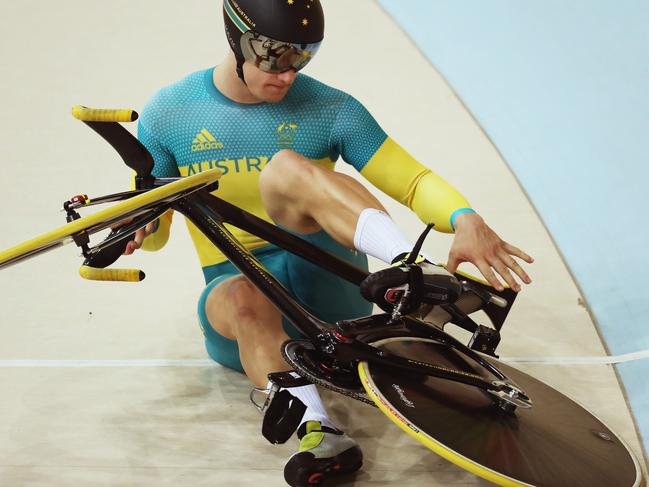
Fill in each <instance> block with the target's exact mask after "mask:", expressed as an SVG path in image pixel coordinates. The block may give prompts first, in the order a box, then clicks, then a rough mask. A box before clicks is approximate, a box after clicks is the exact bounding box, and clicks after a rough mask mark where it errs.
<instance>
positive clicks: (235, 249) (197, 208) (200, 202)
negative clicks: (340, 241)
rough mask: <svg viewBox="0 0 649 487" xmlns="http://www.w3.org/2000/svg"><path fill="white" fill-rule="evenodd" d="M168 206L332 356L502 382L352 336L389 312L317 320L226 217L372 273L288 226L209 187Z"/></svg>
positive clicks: (338, 270)
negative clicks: (245, 244) (413, 358)
mask: <svg viewBox="0 0 649 487" xmlns="http://www.w3.org/2000/svg"><path fill="white" fill-rule="evenodd" d="M170 206H171V207H172V208H173V209H175V210H177V211H178V212H180V213H182V214H183V215H185V216H186V217H187V218H188V219H189V220H190V221H191V222H192V223H193V224H194V225H196V227H197V228H198V229H199V230H200V231H201V232H202V233H203V234H204V235H205V236H206V237H207V238H208V239H209V240H210V241H211V242H212V243H213V244H214V245H215V246H216V247H218V248H219V250H220V251H221V252H222V253H223V254H224V255H225V256H226V257H227V258H228V259H229V260H230V261H231V262H232V264H233V265H235V266H236V267H237V268H238V269H239V270H240V271H241V273H242V274H243V275H244V276H246V277H247V278H248V279H249V280H250V281H251V282H252V283H253V284H254V285H255V286H256V287H257V288H258V289H259V290H260V291H261V292H262V293H264V294H265V295H266V296H267V297H268V298H269V299H270V300H271V301H272V302H273V303H274V304H275V306H277V307H278V309H279V310H280V311H281V313H282V314H283V315H284V316H286V317H287V318H288V319H289V321H291V323H293V325H294V326H295V327H296V328H297V329H298V330H299V331H300V332H301V333H302V334H304V335H305V336H307V337H308V338H309V339H311V340H313V341H314V342H316V343H319V344H320V346H321V347H322V348H323V349H324V350H326V351H327V353H328V354H329V355H331V357H332V358H335V359H337V360H341V361H368V362H374V363H376V362H379V363H382V364H385V365H390V366H392V367H396V368H399V369H401V370H404V371H405V372H410V373H417V374H425V375H433V376H436V377H440V378H443V379H449V380H454V381H457V382H462V383H464V384H468V385H472V386H475V387H478V388H480V389H484V390H494V389H497V388H498V387H495V386H494V383H493V382H492V381H486V380H485V379H483V378H482V377H480V376H478V375H474V374H468V373H465V372H456V371H453V370H449V369H446V368H443V367H438V366H435V365H432V364H426V363H422V362H415V361H411V360H409V359H407V358H403V357H399V356H396V355H392V354H389V353H386V352H385V351H379V350H378V349H376V348H375V347H372V346H371V345H368V344H366V343H363V342H362V341H359V340H357V339H356V338H354V336H356V335H358V334H359V333H360V332H358V333H357V332H355V331H354V328H355V324H356V323H358V325H359V330H363V333H367V332H368V331H374V332H377V331H379V330H388V329H391V328H395V324H394V323H391V322H390V320H388V319H387V315H378V316H370V317H367V318H362V319H361V320H358V321H343V322H340V323H339V324H337V328H336V327H335V326H334V325H332V324H329V323H326V322H324V321H322V320H319V319H318V318H316V317H315V316H313V315H311V314H310V313H309V312H308V311H307V310H305V309H304V308H303V307H302V306H300V305H299V304H298V303H297V302H296V301H295V300H294V299H293V298H292V297H291V296H290V294H289V293H288V292H287V291H286V289H285V288H284V287H283V286H282V285H281V284H280V283H279V282H278V281H277V280H276V279H275V278H274V277H273V276H272V275H271V274H270V273H269V272H268V271H267V270H266V269H265V268H264V266H263V265H262V264H261V263H260V262H259V261H258V260H257V259H256V258H255V257H254V256H253V255H252V254H251V253H250V252H249V251H248V250H247V249H245V248H244V247H243V246H242V245H241V244H240V243H239V242H238V241H237V240H236V238H235V237H234V236H233V235H232V234H231V233H230V232H229V231H228V230H227V228H226V227H225V226H224V223H229V224H231V225H234V226H236V227H238V228H241V229H242V230H245V231H247V232H250V233H252V234H254V235H257V236H259V237H261V238H263V239H264V240H267V241H268V242H270V243H273V244H275V245H278V246H279V247H282V248H284V249H286V250H288V251H289V252H292V253H294V254H295V255H298V256H300V257H303V258H305V259H306V260H308V261H310V262H312V263H314V264H316V265H318V266H320V267H321V268H323V269H325V270H327V271H330V272H333V273H334V274H336V275H338V276H340V277H342V278H343V279H345V280H347V281H349V282H352V283H354V284H357V285H358V284H360V282H361V281H362V280H363V279H364V278H365V277H367V275H368V273H367V272H366V271H364V270H362V269H359V268H358V267H356V266H354V265H352V264H350V263H348V262H346V261H344V260H342V259H340V258H338V257H336V256H333V255H331V254H329V253H328V252H325V251H323V250H321V249H319V248H318V247H317V246H315V245H313V244H311V243H309V242H306V241H304V240H302V239H300V238H299V237H297V236H295V235H292V234H290V233H288V232H286V231H285V230H283V229H282V228H279V227H277V226H275V225H272V224H270V223H268V222H266V221H264V220H262V219H260V218H258V217H256V216H254V215H252V214H250V213H248V212H246V211H244V210H242V209H240V208H237V207H236V206H234V205H231V204H230V203H227V202H225V201H223V200H221V199H220V198H218V197H216V196H214V195H212V194H210V193H208V192H207V191H205V190H201V191H197V192H196V193H192V194H190V195H188V196H186V197H184V198H181V199H180V200H179V201H177V202H175V203H172V204H171V205H170ZM401 323H402V325H403V326H405V328H407V330H408V333H409V334H411V335H413V336H421V337H426V338H433V339H435V340H438V341H439V342H440V343H443V344H445V345H448V346H451V347H453V348H456V349H459V350H461V351H462V353H464V354H465V355H466V356H468V357H470V358H471V359H473V360H474V361H476V362H477V363H479V364H480V365H481V366H482V367H483V368H485V369H486V370H488V371H489V372H490V373H491V374H493V375H494V376H496V377H497V379H498V380H500V381H507V380H508V379H507V377H506V376H505V375H504V374H503V373H502V372H500V371H499V370H498V369H497V368H496V367H494V366H493V365H492V364H491V363H490V362H488V361H487V360H486V359H484V358H483V357H482V356H480V355H479V354H478V353H476V352H474V351H473V350H471V349H470V348H468V347H466V346H465V345H464V344H462V343H461V342H459V341H458V340H456V339H455V338H453V337H451V336H450V335H447V334H446V333H444V332H443V331H442V330H439V329H437V328H435V327H430V326H426V325H424V324H421V323H419V322H418V321H417V320H415V319H412V318H409V317H404V319H403V320H402V321H401Z"/></svg>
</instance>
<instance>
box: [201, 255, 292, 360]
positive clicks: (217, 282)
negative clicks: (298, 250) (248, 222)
mask: <svg viewBox="0 0 649 487" xmlns="http://www.w3.org/2000/svg"><path fill="white" fill-rule="evenodd" d="M286 254H287V252H285V251H283V250H281V249H277V248H272V249H271V250H270V251H267V250H263V249H262V251H261V252H256V257H257V258H258V259H259V261H260V262H261V263H262V264H263V265H264V267H266V269H268V271H269V272H270V273H271V274H272V275H273V276H274V277H275V278H276V279H277V280H278V281H279V282H280V283H281V284H282V285H283V286H284V287H286V288H287V289H288V290H289V292H290V283H289V279H288V274H287V269H286ZM217 273H218V275H216V277H213V276H211V277H212V279H211V280H210V281H209V283H208V284H207V286H206V287H205V289H204V290H203V292H202V293H201V296H200V298H199V300H198V321H199V324H200V327H201V329H202V331H203V335H204V336H205V348H206V349H207V353H208V355H209V356H210V357H211V358H212V359H213V360H215V361H216V362H218V363H220V364H221V365H224V366H226V367H229V368H231V369H234V370H238V371H240V372H243V367H242V365H241V361H240V359H239V346H238V344H237V342H236V340H234V339H233V338H234V335H233V333H232V332H231V330H230V332H228V330H229V328H228V324H227V323H225V322H219V313H218V310H219V309H220V308H222V309H224V310H225V309H227V308H228V303H225V302H222V303H219V302H217V301H218V300H224V299H227V295H228V293H227V292H225V293H219V294H218V295H217V296H215V293H217V292H218V291H219V286H221V287H222V285H223V284H224V283H225V284H227V281H228V280H233V278H235V277H237V276H240V275H241V274H240V273H239V271H238V270H237V269H236V268H235V267H234V266H233V265H232V264H230V263H229V262H227V263H223V264H219V265H218V266H217ZM215 299H216V300H217V301H215ZM220 304H221V305H220ZM208 306H209V307H210V312H209V318H208ZM228 318H229V317H228V316H223V319H224V320H227V319H228ZM282 325H283V328H284V331H285V332H286V334H287V335H289V336H290V337H292V338H299V337H300V336H301V335H300V333H299V332H298V331H297V330H296V329H295V327H293V326H292V325H291V324H290V323H289V322H288V320H286V319H285V318H283V323H282Z"/></svg>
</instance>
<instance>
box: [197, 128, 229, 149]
mask: <svg viewBox="0 0 649 487" xmlns="http://www.w3.org/2000/svg"><path fill="white" fill-rule="evenodd" d="M211 149H223V143H221V142H219V141H218V140H216V137H214V136H213V135H212V134H210V133H209V131H208V130H207V129H203V130H201V131H200V132H199V133H198V135H197V136H196V138H195V139H194V140H192V152H198V151H203V150H211Z"/></svg>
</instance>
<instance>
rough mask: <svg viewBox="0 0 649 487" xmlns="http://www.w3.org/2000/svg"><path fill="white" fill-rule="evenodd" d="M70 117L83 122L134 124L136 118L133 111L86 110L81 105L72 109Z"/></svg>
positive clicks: (86, 108)
mask: <svg viewBox="0 0 649 487" xmlns="http://www.w3.org/2000/svg"><path fill="white" fill-rule="evenodd" d="M72 116H73V117H74V118H76V119H77V120H81V121H83V122H134V121H135V120H137V117H138V115H137V112H136V111H135V110H111V109H106V108H88V107H84V106H81V105H76V106H74V107H72Z"/></svg>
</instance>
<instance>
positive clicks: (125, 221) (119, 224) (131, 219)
mask: <svg viewBox="0 0 649 487" xmlns="http://www.w3.org/2000/svg"><path fill="white" fill-rule="evenodd" d="M132 221H133V217H131V218H127V219H126V220H122V221H120V222H117V223H114V224H112V225H111V226H110V229H111V230H117V229H118V228H119V227H123V226H124V225H127V224H129V223H131V222H132Z"/></svg>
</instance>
